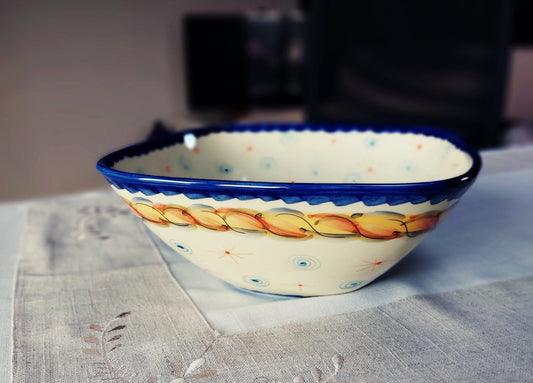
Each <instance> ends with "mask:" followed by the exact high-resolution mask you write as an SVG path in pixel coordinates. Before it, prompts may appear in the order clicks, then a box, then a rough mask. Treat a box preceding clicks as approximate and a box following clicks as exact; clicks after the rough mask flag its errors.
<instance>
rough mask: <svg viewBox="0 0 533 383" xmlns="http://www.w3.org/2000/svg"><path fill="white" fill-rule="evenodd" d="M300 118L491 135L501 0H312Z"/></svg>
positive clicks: (496, 119) (500, 94)
mask: <svg viewBox="0 0 533 383" xmlns="http://www.w3.org/2000/svg"><path fill="white" fill-rule="evenodd" d="M308 20H309V23H310V27H311V28H310V35H309V41H308V42H309V44H308V47H309V52H308V56H307V64H308V66H309V69H310V70H309V74H308V75H309V77H308V85H309V89H308V91H309V94H308V99H307V104H306V108H307V117H308V119H309V120H311V121H314V122H317V121H329V122H331V121H336V122H354V121H355V122H359V123H367V124H400V125H402V124H409V125H411V124H417V125H426V126H439V127H442V128H444V129H447V130H450V131H453V132H455V133H457V134H459V135H461V136H462V137H463V138H464V139H465V140H467V141H469V142H470V143H471V144H473V145H475V146H477V147H489V146H496V145H497V144H498V143H499V138H500V133H501V127H502V126H501V124H502V109H503V102H504V85H505V81H506V73H507V55H508V48H509V42H510V35H511V5H510V2H508V1H505V0H469V1H464V0H445V1H443V0H439V1H426V0H404V1H396V0H376V1H352V0H336V1H320V0H316V1H312V2H311V4H310V6H309V19H308Z"/></svg>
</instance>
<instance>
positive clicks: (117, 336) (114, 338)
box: [107, 335, 122, 342]
mask: <svg viewBox="0 0 533 383" xmlns="http://www.w3.org/2000/svg"><path fill="white" fill-rule="evenodd" d="M120 338H122V335H115V336H114V337H113V338H111V339H108V340H107V341H108V342H114V341H116V340H119V339H120Z"/></svg>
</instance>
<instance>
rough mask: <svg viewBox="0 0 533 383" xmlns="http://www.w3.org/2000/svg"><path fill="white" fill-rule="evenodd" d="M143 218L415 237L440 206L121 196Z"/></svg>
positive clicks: (223, 227) (270, 230) (218, 227)
mask: <svg viewBox="0 0 533 383" xmlns="http://www.w3.org/2000/svg"><path fill="white" fill-rule="evenodd" d="M125 201H126V203H127V204H128V206H129V207H130V208H131V209H132V210H133V212H134V213H135V214H136V215H138V216H139V217H141V218H143V219H144V220H145V221H147V222H150V223H154V224H157V225H163V226H169V225H174V226H183V227H194V228H201V229H208V230H213V231H233V232H236V233H241V234H270V235H274V236H278V237H284V238H291V239H310V238H313V237H315V236H318V237H322V238H352V239H370V240H390V239H395V238H402V237H415V236H417V235H420V234H423V233H426V232H428V231H430V230H432V229H434V228H435V227H436V226H437V225H438V224H439V222H440V221H441V220H442V219H443V217H444V215H445V214H444V213H445V212H446V211H445V210H431V211H428V212H425V213H422V214H416V215H403V214H398V213H393V212H373V213H354V214H351V215H346V214H333V213H321V214H305V213H302V212H299V211H296V210H290V209H272V210H268V211H265V212H259V211H255V210H251V209H234V208H224V207H223V208H214V207H211V206H206V205H192V206H190V207H184V206H178V205H164V204H157V203H156V204H154V203H152V202H151V201H149V200H148V199H146V198H135V199H133V201H128V200H125Z"/></svg>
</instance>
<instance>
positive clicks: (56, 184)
mask: <svg viewBox="0 0 533 383" xmlns="http://www.w3.org/2000/svg"><path fill="white" fill-rule="evenodd" d="M293 5H294V1H283V0H270V1H258V0H233V1H229V0H224V1H223V0H195V1H192V0H123V1H120V0H92V1H91V0H84V1H81V0H75V1H72V0H64V1H61V0H46V1H41V0H33V1H24V0H20V1H16V0H0V160H1V161H0V175H1V181H0V200H9V199H21V198H30V197H35V196H43V195H50V194H57V193H70V192H74V191H77V190H85V189H94V188H100V187H105V186H106V184H105V182H104V180H103V178H102V177H101V176H100V175H99V174H98V173H97V171H96V170H95V168H94V165H95V162H96V160H97V159H98V158H99V157H100V156H101V155H103V154H106V153H107V152H109V151H111V150H113V149H117V148H119V147H122V146H124V145H126V144H128V143H133V142H136V141H138V140H141V139H143V138H144V137H146V135H147V134H148V132H149V131H150V128H151V124H152V122H153V121H154V120H155V119H162V120H163V121H166V122H169V123H171V124H174V125H175V126H179V125H180V123H181V122H182V121H183V120H185V119H186V118H187V111H186V108H185V102H184V89H183V81H184V79H183V67H182V58H181V55H180V54H181V50H182V37H181V24H180V23H181V17H182V15H183V14H185V13H187V12H192V11H213V12H217V11H218V12H219V11H238V10H246V9H250V8H253V7H256V6H272V7H274V8H280V7H281V8H282V9H283V8H285V9H289V8H290V7H292V6H293ZM512 62H513V70H512V72H511V76H510V83H511V85H510V88H509V102H508V104H507V107H506V110H507V113H508V115H510V116H513V117H522V118H530V119H533V108H532V107H531V105H532V104H533V51H531V50H529V51H528V50H521V51H518V52H516V53H515V55H514V57H513V61H512Z"/></svg>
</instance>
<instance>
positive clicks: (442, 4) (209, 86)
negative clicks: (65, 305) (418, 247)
mask: <svg viewBox="0 0 533 383" xmlns="http://www.w3.org/2000/svg"><path fill="white" fill-rule="evenodd" d="M532 4H533V2H531V1H529V0H509V1H505V0H447V1H443V0H435V1H431V2H428V1H424V0H404V1H401V2H399V1H395V0H375V1H370V0H361V1H352V0H335V1H318V0H316V1H313V0H309V1H297V0H294V1H282V0H278V1H277V0H270V1H255V0H232V1H230V0H227V1H220V0H195V1H188V0H180V1H173V0H172V1H171V0H151V1H146V0H106V1H103V0H91V1H88V0H78V1H66V0H49V1H46V2H43V1H37V0H33V1H29V0H28V1H25V0H20V1H15V0H12V1H9V0H0V153H1V160H2V161H0V172H1V175H2V178H1V181H0V201H8V200H18V199H27V198H34V197H40V196H48V195H55V194H65V193H72V192H76V191H80V190H89V189H97V188H103V187H106V183H105V181H104V179H103V177H101V176H100V175H99V174H98V173H97V171H96V170H95V162H96V161H97V160H98V159H99V158H100V157H101V156H102V155H104V154H107V153H108V152H110V151H112V150H115V149H118V148H120V147H123V146H125V145H127V144H131V143H135V142H137V141H140V140H143V139H145V138H147V137H150V136H153V135H157V134H165V133H166V132H169V131H173V130H179V129H183V128H188V127H194V126H199V125H202V124H207V123H218V122H248V121H265V120H269V121H315V122H319V121H334V122H356V123H362V124H370V125H371V124H395V125H398V124H400V125H405V124H415V125H426V126H427V125H429V126H437V127H440V128H443V129H447V130H449V131H452V132H454V133H456V134H459V135H461V136H462V137H463V138H464V139H465V140H467V141H469V142H470V143H472V144H473V145H475V146H477V147H478V148H480V149H487V148H501V147H509V146H518V145H528V144H532V143H533V24H532V23H531V21H530V17H531V15H533V12H532V11H533V7H532Z"/></svg>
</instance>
